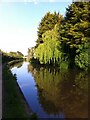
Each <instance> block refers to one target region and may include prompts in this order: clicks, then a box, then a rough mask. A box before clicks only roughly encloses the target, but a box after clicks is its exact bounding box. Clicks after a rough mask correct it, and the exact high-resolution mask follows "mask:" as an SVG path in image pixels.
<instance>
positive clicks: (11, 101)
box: [2, 65, 37, 119]
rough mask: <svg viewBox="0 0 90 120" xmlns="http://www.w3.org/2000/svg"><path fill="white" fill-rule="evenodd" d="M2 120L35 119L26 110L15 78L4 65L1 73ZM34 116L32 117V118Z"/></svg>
mask: <svg viewBox="0 0 90 120" xmlns="http://www.w3.org/2000/svg"><path fill="white" fill-rule="evenodd" d="M2 86H3V90H2V94H3V97H2V101H3V105H2V106H3V108H2V111H3V113H2V118H3V119H5V118H29V119H32V118H35V119H37V117H36V115H34V114H32V112H31V111H29V110H28V109H27V108H28V107H27V104H26V102H25V100H24V99H23V95H22V93H21V92H20V89H19V86H18V85H17V82H16V76H13V75H12V73H11V71H10V70H9V67H8V66H7V65H5V66H4V67H3V71H2ZM33 116H34V117H33Z"/></svg>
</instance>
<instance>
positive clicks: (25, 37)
mask: <svg viewBox="0 0 90 120" xmlns="http://www.w3.org/2000/svg"><path fill="white" fill-rule="evenodd" d="M70 4H71V1H69V2H55V0H54V2H53V0H51V2H40V1H39V2H36V1H34V2H1V3H0V49H2V50H4V51H7V52H9V51H17V50H19V51H21V52H22V53H23V54H27V49H28V48H30V47H33V46H35V44H36V43H35V41H36V40H37V27H38V25H39V23H40V21H41V18H42V17H43V16H44V15H45V14H46V13H47V12H48V11H50V12H51V13H53V12H54V11H56V12H59V13H60V14H62V15H65V11H66V8H67V7H68V5H70Z"/></svg>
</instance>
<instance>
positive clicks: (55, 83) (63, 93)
mask: <svg viewBox="0 0 90 120" xmlns="http://www.w3.org/2000/svg"><path fill="white" fill-rule="evenodd" d="M28 71H30V72H32V75H33V76H34V79H35V81H36V84H37V88H38V96H39V103H40V104H41V105H42V107H43V109H44V111H45V112H46V113H47V114H54V115H56V114H59V113H60V112H63V113H64V114H65V117H66V118H72V117H73V118H86V117H87V116H88V74H87V72H85V71H79V70H69V71H58V70H57V71H56V70H55V69H53V70H52V69H50V68H49V69H47V68H44V67H41V68H34V67H33V66H32V65H30V64H29V65H28Z"/></svg>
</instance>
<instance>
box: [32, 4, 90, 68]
mask: <svg viewBox="0 0 90 120" xmlns="http://www.w3.org/2000/svg"><path fill="white" fill-rule="evenodd" d="M89 16H90V2H73V3H72V4H71V5H70V6H68V8H67V9H66V15H65V17H63V16H62V15H60V14H59V13H56V12H54V13H50V12H48V13H46V15H45V16H44V17H43V18H42V19H41V22H40V24H39V27H38V39H37V41H36V46H35V47H34V49H35V50H34V51H35V53H34V54H33V57H32V58H33V59H36V60H38V61H39V62H40V64H53V65H57V66H60V68H68V67H74V66H77V67H79V68H81V69H85V70H87V69H88V64H89V62H88V50H89V41H90V20H89Z"/></svg>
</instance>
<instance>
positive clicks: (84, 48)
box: [75, 43, 88, 70]
mask: <svg viewBox="0 0 90 120" xmlns="http://www.w3.org/2000/svg"><path fill="white" fill-rule="evenodd" d="M76 52H77V53H78V54H77V55H76V57H75V63H76V65H77V66H78V67H80V68H82V69H85V70H87V69H88V44H87V43H86V44H84V45H83V44H82V45H80V47H79V49H77V51H76Z"/></svg>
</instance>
